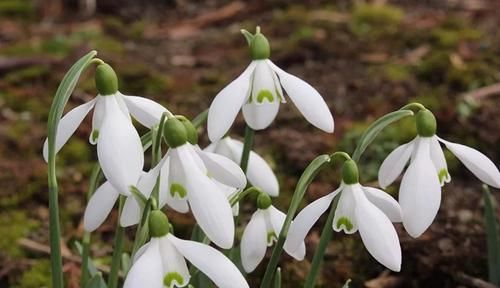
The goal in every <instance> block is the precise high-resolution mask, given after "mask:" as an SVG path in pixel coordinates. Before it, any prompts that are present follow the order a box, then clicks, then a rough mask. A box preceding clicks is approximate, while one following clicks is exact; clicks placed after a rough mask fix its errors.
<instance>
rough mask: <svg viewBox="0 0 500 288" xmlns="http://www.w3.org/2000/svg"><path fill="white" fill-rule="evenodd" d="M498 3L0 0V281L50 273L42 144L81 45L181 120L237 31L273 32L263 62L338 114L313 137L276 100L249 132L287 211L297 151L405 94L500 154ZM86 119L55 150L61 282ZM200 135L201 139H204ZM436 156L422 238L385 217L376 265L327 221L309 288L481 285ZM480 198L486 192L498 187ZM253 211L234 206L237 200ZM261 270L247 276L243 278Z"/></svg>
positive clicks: (77, 232) (340, 133) (181, 225)
mask: <svg viewBox="0 0 500 288" xmlns="http://www.w3.org/2000/svg"><path fill="white" fill-rule="evenodd" d="M202 2H203V3H202ZM499 15H500V2H499V1H496V0H439V1H416V0H409V1H384V0H378V1H366V2H365V1H363V2H362V1H354V2H351V1H319V0H312V1H285V0H276V1H236V2H231V1H219V0H211V1H188V0H177V1H175V0H171V1H169V0H146V1H133V0H121V1H112V0H99V1H97V0H43V1H42V0H38V1H37V0H1V1H0V139H1V140H0V235H1V236H0V287H24V288H31V287H33V288H35V287H49V285H50V284H49V281H50V269H49V260H48V259H49V258H48V255H49V254H48V246H47V245H48V224H47V223H48V208H47V203H48V199H47V197H48V194H47V184H46V178H47V176H46V164H45V162H44V161H43V159H42V157H41V147H42V143H43V140H44V138H45V135H46V120H47V116H48V112H49V108H50V103H51V101H52V97H53V95H54V93H55V90H56V88H57V86H58V84H59V81H60V80H61V78H62V77H63V75H64V73H65V72H66V71H67V69H69V67H70V66H71V65H72V63H74V61H76V60H77V59H78V58H79V57H81V56H82V55H84V54H85V53H87V52H88V51H89V50H93V49H95V50H97V51H98V52H99V54H98V57H100V58H102V59H103V60H105V61H106V62H108V63H110V64H111V65H112V66H113V67H114V69H115V70H116V72H117V73H118V75H119V77H120V90H121V92H123V93H125V94H128V95H140V96H146V97H149V98H152V99H154V100H156V101H158V102H160V103H162V104H164V105H165V106H166V107H168V109H170V110H171V111H174V112H175V113H177V114H184V115H186V116H188V117H194V116H196V115H197V114H198V113H200V112H202V111H203V110H204V109H206V108H208V107H209V105H210V103H211V101H212V99H213V97H214V96H215V95H216V94H217V92H218V91H219V90H221V89H222V88H223V87H224V86H225V85H226V84H228V83H229V81H231V80H232V79H234V78H235V77H236V76H237V75H239V73H241V72H242V71H243V70H244V68H245V67H246V65H248V63H249V61H250V58H249V54H248V50H247V44H246V41H245V39H244V37H243V36H242V35H241V34H240V33H239V30H240V29H241V28H245V29H247V30H249V31H254V29H255V26H256V25H260V26H261V28H262V31H263V33H264V34H265V35H266V36H267V37H268V39H269V40H270V43H271V47H272V53H271V59H272V60H273V61H274V62H275V63H276V64H277V65H279V66H280V67H282V68H283V69H285V70H287V71H288V72H290V73H293V74H295V75H297V76H299V77H301V78H303V79H304V80H306V81H307V82H309V83H311V84H312V85H313V86H314V87H316V88H317V89H318V90H319V91H320V92H321V94H322V95H323V96H324V97H325V100H326V101H327V103H328V104H329V106H330V108H331V110H332V111H333V113H334V117H335V121H336V130H335V133H334V134H332V135H329V134H325V133H323V132H321V131H319V130H317V129H314V128H313V127H312V126H310V125H309V124H308V123H307V122H306V121H305V120H304V119H303V117H302V116H301V115H300V113H299V112H298V111H297V110H296V109H295V107H293V105H292V104H287V105H282V106H281V107H282V108H281V110H282V111H281V112H280V113H279V115H278V118H277V119H276V121H275V123H274V124H273V125H272V126H271V127H270V128H269V129H267V130H266V131H264V132H258V133H257V136H256V140H255V150H256V151H258V152H259V153H260V154H261V155H263V157H265V158H266V159H267V160H268V161H269V162H270V163H271V165H272V167H273V168H274V170H275V171H276V173H277V174H278V177H279V180H280V184H281V196H280V198H279V199H277V200H275V205H276V206H278V207H280V208H281V209H286V208H287V207H288V206H287V205H288V202H289V200H290V196H291V193H292V191H293V189H294V186H295V184H296V181H297V179H298V176H300V174H301V172H302V170H303V169H304V168H305V167H306V166H307V164H308V163H309V161H311V160H312V159H313V158H314V157H315V156H317V155H319V154H323V153H331V152H333V151H335V150H345V151H348V152H352V151H353V150H354V147H355V144H356V141H357V140H358V139H359V136H360V135H361V133H362V132H363V131H364V129H365V128H366V127H367V126H368V125H369V124H370V123H371V122H372V121H373V120H375V119H376V118H377V117H380V116H382V115H383V114H385V113H388V112H390V111H392V110H395V109H398V108H400V107H401V106H403V105H404V104H406V103H407V102H409V101H418V102H421V103H423V104H424V105H426V106H427V107H429V108H430V109H431V110H433V111H434V112H435V114H436V116H437V118H438V133H439V135H440V136H441V137H443V138H446V139H448V140H451V141H456V142H460V143H464V144H466V145H469V146H472V147H476V148H478V149H480V150H481V151H483V152H484V153H485V154H486V155H488V156H489V157H490V158H491V159H492V160H493V161H494V162H495V163H498V162H499V159H500V149H499V145H498V143H499V141H500V131H499V128H500V116H499V113H500V101H499V95H500V84H499V83H500V30H499V29H498V27H499V25H500V17H499ZM88 70H92V69H88ZM92 73H93V71H88V72H87V73H86V74H84V75H83V76H82V78H81V81H80V83H79V85H78V87H77V89H76V90H75V92H74V94H73V96H72V98H71V99H70V101H69V103H68V108H69V107H74V106H75V105H79V104H81V103H83V102H85V101H87V100H89V99H91V98H92V97H93V96H94V95H95V94H96V90H95V87H94V82H93V74H92ZM89 120H90V119H86V121H85V122H84V124H83V125H82V126H81V127H80V128H79V130H78V131H77V132H76V134H75V136H74V137H72V138H71V140H70V141H69V143H68V144H67V145H66V146H65V147H64V148H63V149H62V151H61V152H60V153H59V154H58V155H59V156H58V164H59V167H63V168H60V169H59V171H58V172H59V179H60V185H61V189H60V191H61V194H60V203H61V217H62V227H63V232H64V243H63V250H64V251H63V252H64V253H63V254H64V259H65V266H64V270H65V272H66V276H67V283H68V285H69V287H78V280H79V258H78V256H77V254H76V252H75V251H74V250H73V249H72V245H71V243H72V241H73V240H75V239H80V238H81V236H82V234H83V229H82V215H83V211H84V207H85V193H86V190H87V185H88V183H87V181H88V177H89V174H90V170H91V167H92V161H94V160H95V158H96V153H95V150H94V149H95V148H94V147H92V146H90V145H89V144H88V142H87V139H88V134H89V132H90V129H91V123H90V122H91V121H89ZM243 129H244V122H243V121H242V119H240V118H238V121H237V122H236V123H235V125H234V128H233V134H234V136H235V137H237V138H238V137H241V136H242V135H243ZM142 132H144V130H141V133H142ZM201 132H202V133H203V137H202V144H207V138H206V135H205V133H204V132H205V131H201ZM414 136H415V127H414V123H413V121H412V120H411V119H407V120H405V121H403V122H401V123H398V124H397V125H393V126H390V127H389V128H388V129H387V130H386V131H385V132H383V133H382V134H381V135H380V136H379V137H378V138H377V140H376V141H375V143H374V144H373V145H372V146H371V147H370V148H369V149H368V151H367V152H366V153H365V155H364V156H363V158H362V160H361V163H360V173H361V179H362V182H363V183H365V184H369V185H376V182H375V181H376V175H377V170H378V168H379V166H380V164H381V162H382V160H383V159H384V158H385V156H387V154H388V153H389V152H390V151H391V150H392V149H394V148H395V147H396V146H397V145H398V144H399V143H402V142H404V141H408V140H410V139H412V138H413V137H414ZM447 158H448V164H449V168H450V174H451V175H452V183H450V184H448V185H446V186H445V187H444V189H443V203H442V206H441V209H440V212H439V214H438V217H437V219H436V221H435V223H434V224H433V225H432V226H431V227H430V229H429V230H428V231H427V232H426V233H425V234H424V235H423V236H421V237H420V238H419V239H412V238H410V237H409V236H408V235H407V234H406V233H405V231H404V229H402V227H401V226H400V225H397V227H396V228H397V230H398V232H399V234H400V239H401V244H402V248H403V267H402V271H401V273H397V274H396V273H389V272H388V271H386V270H385V269H384V267H382V266H381V265H379V264H378V263H377V262H376V261H375V260H373V259H372V258H371V257H370V256H369V255H368V253H367V251H366V250H365V248H364V247H363V245H362V243H361V241H360V238H359V235H358V234H355V235H350V236H346V235H343V234H339V233H336V234H334V238H333V241H332V242H331V243H330V245H329V247H328V249H327V254H326V258H325V264H324V270H323V274H322V276H321V279H320V281H319V282H318V283H319V284H318V287H340V286H341V285H342V284H343V283H344V282H345V281H346V280H347V279H349V278H350V279H352V280H353V282H352V287H368V288H377V287H440V288H446V287H479V288H484V287H494V286H485V285H487V284H485V283H484V281H485V279H487V276H488V275H487V254H486V238H485V232H484V222H483V210H484V204H483V201H482V197H481V195H482V193H481V185H480V182H479V181H478V180H477V179H475V178H474V176H472V175H471V174H470V173H469V172H468V171H467V170H466V169H465V168H464V167H463V166H462V165H461V164H460V163H459V162H458V161H457V160H456V159H455V158H453V156H451V155H449V154H447ZM336 185H338V172H337V171H336V170H334V169H330V170H328V171H325V172H322V173H321V174H320V175H319V178H318V179H317V181H315V182H314V183H313V184H312V185H311V187H310V189H309V191H308V193H307V201H308V202H310V201H312V200H314V199H317V198H318V197H320V196H322V195H325V194H326V193H328V192H330V191H332V190H333V189H334V188H335V187H336ZM397 188H398V186H397V185H393V186H392V187H390V188H389V189H388V192H389V193H391V194H393V195H394V196H396V197H397ZM493 194H494V195H495V197H496V198H497V199H498V191H493ZM304 204H305V203H304ZM253 209H254V208H253V207H252V205H250V204H246V205H243V206H242V210H244V211H245V210H247V211H248V212H251V211H252V210H253ZM115 212H116V211H114V212H113V214H112V215H111V216H110V217H109V219H108V221H107V222H106V223H105V224H104V225H103V226H102V227H101V228H100V229H99V230H98V232H99V233H94V234H93V246H92V255H93V256H94V258H95V261H96V263H98V264H99V265H100V267H102V268H103V269H104V270H105V269H106V268H107V265H109V263H110V258H111V251H112V246H111V243H112V237H113V232H114V225H115V223H116V218H117V214H116V213H115ZM497 214H498V212H497ZM497 216H498V215H497ZM170 217H171V218H172V219H171V220H172V221H173V222H174V223H175V224H176V231H178V233H179V235H181V236H184V237H189V233H190V230H189V229H190V227H191V225H192V224H193V220H192V218H191V217H189V215H180V214H170ZM324 220H325V219H322V220H321V221H320V223H319V225H317V226H316V229H315V230H314V231H313V232H312V233H310V235H309V237H308V238H307V247H308V253H307V260H306V261H303V262H296V261H293V260H292V259H291V258H289V257H288V258H287V257H284V258H283V261H282V264H281V266H282V268H283V281H284V287H300V285H301V281H302V280H303V279H304V277H305V275H306V274H307V271H308V269H309V265H310V263H309V261H310V259H311V258H312V255H313V251H314V249H315V246H316V245H317V243H318V240H319V232H320V231H321V230H320V229H321V228H322V223H323V222H324ZM243 221H246V219H243ZM130 232H132V231H130ZM241 232H242V231H239V233H241ZM126 245H130V242H128V243H126ZM263 268H265V267H264V265H261V267H259V269H258V270H257V271H256V272H255V273H254V274H252V276H251V282H252V287H254V286H255V285H257V284H258V283H259V281H260V275H261V273H262V272H263ZM255 287H256V286H255Z"/></svg>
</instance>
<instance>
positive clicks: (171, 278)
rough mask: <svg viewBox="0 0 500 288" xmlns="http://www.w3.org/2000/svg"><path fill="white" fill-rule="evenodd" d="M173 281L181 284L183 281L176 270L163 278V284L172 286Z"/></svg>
mask: <svg viewBox="0 0 500 288" xmlns="http://www.w3.org/2000/svg"><path fill="white" fill-rule="evenodd" d="M174 281H175V282H176V284H177V285H182V284H183V283H184V278H182V275H181V274H179V273H177V272H169V273H167V275H165V277H164V278H163V285H165V286H167V287H174V285H172V284H174Z"/></svg>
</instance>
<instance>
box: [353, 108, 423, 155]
mask: <svg viewBox="0 0 500 288" xmlns="http://www.w3.org/2000/svg"><path fill="white" fill-rule="evenodd" d="M412 115H413V112H412V111H410V110H398V111H394V112H391V113H388V114H386V115H384V116H382V117H380V118H379V119H377V120H376V121H375V122H373V123H372V125H370V127H368V129H366V131H365V132H364V133H363V135H361V139H360V140H359V144H358V146H357V147H356V150H355V151H354V153H353V154H352V159H353V160H354V161H356V162H359V158H361V155H362V154H363V152H365V150H366V148H367V147H368V145H370V143H372V142H373V140H375V138H376V137H377V135H378V133H380V131H382V130H383V129H384V128H385V127H387V126H388V125H390V124H392V123H394V122H396V121H398V120H401V119H403V118H405V117H408V116H412Z"/></svg>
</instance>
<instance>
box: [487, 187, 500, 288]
mask: <svg viewBox="0 0 500 288" xmlns="http://www.w3.org/2000/svg"><path fill="white" fill-rule="evenodd" d="M483 198H484V224H485V229H484V230H485V231H486V247H487V251H488V254H487V255H488V278H489V281H490V282H491V283H493V284H495V285H500V246H499V245H500V244H499V242H498V230H497V222H496V218H495V215H496V214H495V207H494V206H493V203H492V202H493V201H492V196H491V193H490V189H489V188H488V186H487V185H483Z"/></svg>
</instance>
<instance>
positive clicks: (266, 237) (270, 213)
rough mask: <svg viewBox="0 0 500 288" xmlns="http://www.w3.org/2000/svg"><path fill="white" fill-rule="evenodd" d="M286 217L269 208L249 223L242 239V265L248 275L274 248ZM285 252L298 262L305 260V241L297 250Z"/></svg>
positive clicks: (256, 213) (257, 212) (254, 215)
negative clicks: (271, 248)
mask: <svg viewBox="0 0 500 288" xmlns="http://www.w3.org/2000/svg"><path fill="white" fill-rule="evenodd" d="M285 218H286V215H285V214H284V213H283V212H281V211H279V210H278V209H276V208H275V207H274V206H272V205H271V206H269V207H268V208H266V209H258V210H257V211H255V213H254V214H253V215H252V218H251V219H250V222H248V224H247V226H246V227H245V230H244V231H243V236H242V238H241V264H243V268H244V269H245V271H246V272H247V273H250V272H252V271H253V270H255V268H256V267H257V265H259V263H260V262H261V261H262V259H263V258H264V256H265V254H266V249H267V247H268V246H272V245H273V243H274V242H275V241H276V240H277V237H278V235H279V234H280V232H281V228H282V227H283V223H284V222H285ZM285 251H286V252H287V253H288V254H289V255H290V256H292V257H294V258H295V259H297V260H302V259H304V256H305V254H306V248H305V245H304V241H302V242H301V243H300V245H298V247H297V248H296V249H293V250H291V249H288V247H285Z"/></svg>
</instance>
